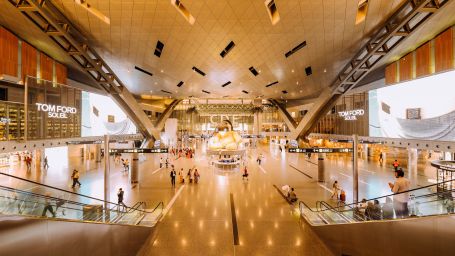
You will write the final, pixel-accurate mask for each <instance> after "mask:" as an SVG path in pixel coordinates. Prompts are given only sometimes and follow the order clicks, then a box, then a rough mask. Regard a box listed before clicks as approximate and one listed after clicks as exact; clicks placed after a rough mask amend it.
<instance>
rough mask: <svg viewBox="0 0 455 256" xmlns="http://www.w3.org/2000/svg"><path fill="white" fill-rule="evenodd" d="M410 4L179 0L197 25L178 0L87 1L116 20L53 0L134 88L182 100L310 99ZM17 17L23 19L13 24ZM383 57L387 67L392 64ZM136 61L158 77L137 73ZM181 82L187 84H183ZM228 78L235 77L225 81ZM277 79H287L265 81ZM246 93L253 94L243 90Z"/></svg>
mask: <svg viewBox="0 0 455 256" xmlns="http://www.w3.org/2000/svg"><path fill="white" fill-rule="evenodd" d="M403 1H404V0H370V1H369V8H368V13H367V16H366V19H365V21H363V22H361V23H360V24H355V16H356V11H357V4H358V0H275V2H276V5H277V9H278V12H279V15H280V21H279V22H278V23H277V24H276V25H272V23H271V21H270V18H269V16H268V14H267V12H266V6H265V4H264V1H263V0H254V1H245V0H181V2H182V3H183V5H184V6H185V7H186V8H187V9H188V11H189V12H190V13H191V14H192V15H193V16H194V17H195V19H196V22H195V23H194V25H191V24H189V23H188V22H187V21H186V20H185V18H184V17H183V16H182V15H181V14H180V13H179V12H178V11H177V9H176V8H175V7H174V6H172V4H171V1H170V0H128V1H126V0H89V1H88V2H89V3H90V4H91V5H92V6H93V7H94V8H96V9H98V10H99V11H101V12H102V13H103V14H104V15H106V16H107V17H109V19H110V24H106V23H104V22H103V21H101V20H100V19H98V18H97V17H95V16H94V15H93V14H91V13H89V12H87V10H86V9H84V8H82V7H81V6H79V5H77V4H75V2H74V0H52V2H53V3H54V4H55V5H56V6H57V7H58V8H59V9H60V10H61V11H62V13H64V15H66V16H67V17H68V18H69V19H70V20H71V21H72V22H73V23H74V24H75V25H76V26H77V27H78V28H79V29H80V30H81V31H82V33H83V34H84V35H85V36H86V37H87V39H88V40H89V42H90V43H91V44H92V46H94V47H95V48H96V49H97V50H98V51H99V53H100V54H101V56H102V57H103V58H105V59H106V61H107V63H108V64H109V65H110V66H111V68H112V69H113V70H114V71H115V72H116V73H117V75H118V76H119V77H120V79H121V80H122V81H123V82H124V83H125V84H126V86H127V87H128V89H129V90H130V91H132V92H133V93H135V94H138V95H148V94H151V93H150V91H152V94H153V95H155V94H156V95H160V91H161V90H167V91H170V92H172V95H171V96H172V97H180V98H181V97H188V96H195V97H210V98H216V97H223V96H226V95H228V96H230V97H239V98H245V97H248V98H251V97H256V96H263V97H265V98H268V97H272V98H279V97H282V96H284V95H283V94H282V93H281V91H282V90H287V91H288V92H289V93H288V94H286V95H285V97H284V98H287V99H300V98H308V97H310V96H314V95H317V93H318V92H320V91H321V90H322V89H324V88H326V87H327V86H329V85H330V84H331V82H332V81H333V80H334V78H335V77H336V75H337V74H338V72H339V71H340V70H341V69H342V68H343V66H344V65H345V64H346V63H347V61H349V60H350V58H352V56H353V55H354V54H355V53H356V52H357V51H358V49H359V48H360V47H361V46H362V44H364V43H365V42H366V40H368V38H369V35H371V34H372V33H374V31H375V30H376V29H377V28H378V26H379V25H380V24H381V23H383V22H384V21H385V20H386V19H387V17H389V16H390V15H391V14H392V13H393V12H394V11H395V10H396V9H397V8H398V6H399V5H400V4H401V3H402V2H403ZM3 7H4V8H3ZM0 8H1V9H0V13H1V14H5V13H7V14H8V15H0V23H1V24H4V25H6V26H7V27H9V28H11V29H12V30H18V31H19V32H18V33H19V34H20V35H21V36H24V35H25V37H26V38H27V39H29V40H31V41H32V43H33V44H34V45H38V47H39V48H40V49H43V50H46V51H49V52H51V55H52V54H54V55H57V57H58V59H59V60H61V61H63V62H65V63H69V64H71V65H70V68H73V69H76V67H75V66H74V63H72V61H71V60H70V59H69V58H68V57H67V56H64V54H62V52H61V51H60V50H56V49H57V48H56V47H55V45H53V43H52V41H50V40H49V39H47V37H46V36H45V35H44V34H43V33H41V32H39V31H38V30H37V29H34V27H33V26H30V22H28V21H27V20H25V19H24V18H23V17H22V15H20V14H19V13H18V12H17V10H15V9H14V8H12V7H11V6H10V4H9V3H8V2H7V1H2V2H1V3H0ZM453 10H454V4H453V2H452V3H450V4H449V5H448V6H446V7H445V10H444V12H445V14H443V15H445V16H444V17H446V16H450V15H448V14H453V13H454V12H453ZM5 16H6V17H5ZM453 16H455V15H452V17H453ZM16 19H18V20H20V24H22V26H18V25H16V24H15V20H16ZM450 22H453V18H445V19H442V21H435V22H433V25H432V26H438V27H443V26H447V25H448V24H449V23H450ZM26 24H28V25H27V26H25V25H26ZM452 24H453V23H452ZM429 33H432V31H431V29H426V30H423V31H422V32H420V36H423V37H425V36H426V34H429ZM158 40H160V41H161V42H163V43H164V45H165V46H164V50H163V52H162V55H161V57H160V58H158V57H156V56H155V55H154V54H153V52H154V49H155V46H156V42H157V41H158ZM230 41H234V42H235V47H234V48H233V49H232V50H231V51H230V52H229V54H228V55H227V56H226V57H225V58H221V56H220V55H219V54H220V52H221V51H222V50H223V49H224V47H226V45H227V44H228V43H229V42H230ZM303 41H306V43H307V45H306V46H305V47H304V48H302V49H301V50H300V51H298V52H296V53H294V54H293V55H292V56H290V57H289V58H285V57H284V53H286V52H287V51H289V50H291V49H292V48H293V47H295V46H296V45H298V44H299V43H301V42H303ZM407 41H408V40H407ZM407 41H406V42H407ZM405 45H407V46H403V47H401V48H400V50H399V51H396V52H394V57H395V56H397V55H399V54H400V53H401V52H403V51H406V50H408V49H409V48H412V46H413V45H415V43H413V42H407V43H405ZM53 57H54V56H53ZM385 59H386V60H384V61H383V64H384V63H386V62H387V61H390V58H385ZM135 66H139V67H141V68H143V69H145V70H148V71H150V72H152V73H153V74H154V75H153V76H152V77H150V76H148V75H145V74H143V73H141V72H138V71H136V70H135V69H134V67H135ZM193 66H196V67H198V68H199V69H201V70H203V71H204V72H205V73H206V74H207V75H206V76H204V77H202V76H200V75H199V74H197V73H195V72H193V71H192V69H191V68H192V67H193ZM251 66H254V67H255V68H256V69H257V70H260V71H261V72H260V74H259V75H258V76H253V75H252V74H251V73H250V71H249V70H248V68H249V67H251ZM308 66H311V67H312V71H313V74H312V75H311V76H307V75H306V74H305V71H304V70H305V68H306V67H308ZM180 81H183V82H184V85H183V86H182V87H180V88H178V87H177V86H176V85H177V84H178V82H180ZM227 81H231V84H229V85H228V86H226V87H224V88H223V87H221V85H222V84H224V83H225V82H227ZM274 81H279V83H278V84H276V85H273V86H271V87H268V88H266V87H265V85H267V84H269V83H271V82H274ZM202 90H207V91H210V92H211V94H210V95H207V94H205V93H202ZM242 90H246V91H248V92H250V93H249V94H248V95H247V94H244V93H242ZM163 95H164V94H163Z"/></svg>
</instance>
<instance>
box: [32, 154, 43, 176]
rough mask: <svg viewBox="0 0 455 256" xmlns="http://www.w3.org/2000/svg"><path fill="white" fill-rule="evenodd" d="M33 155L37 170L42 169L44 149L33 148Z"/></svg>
mask: <svg viewBox="0 0 455 256" xmlns="http://www.w3.org/2000/svg"><path fill="white" fill-rule="evenodd" d="M33 156H34V157H35V170H36V171H37V172H40V171H41V163H42V162H43V158H44V154H43V150H42V149H35V150H33Z"/></svg>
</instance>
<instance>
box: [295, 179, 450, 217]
mask: <svg viewBox="0 0 455 256" xmlns="http://www.w3.org/2000/svg"><path fill="white" fill-rule="evenodd" d="M454 181H455V179H454V180H449V181H445V182H441V183H435V184H432V185H428V186H423V187H419V188H415V189H410V190H407V191H403V192H400V193H395V194H389V195H385V196H380V197H376V198H371V199H368V200H365V201H364V202H363V203H350V204H337V206H333V205H330V204H329V203H327V202H325V201H317V202H316V207H315V209H314V208H312V207H309V206H308V205H307V204H305V203H304V202H302V201H300V202H299V209H300V213H301V216H302V217H304V218H305V219H306V220H307V221H308V222H309V223H310V224H313V225H325V224H340V223H355V222H363V221H371V220H392V219H402V218H411V217H422V216H434V215H441V214H450V213H454V201H453V200H454V197H453V195H454V194H455V189H452V190H447V191H443V192H432V190H433V189H434V190H435V188H437V187H438V186H439V185H441V184H444V183H448V182H454ZM429 191H430V192H429ZM404 193H406V194H409V197H410V200H409V201H408V205H407V209H406V211H405V213H404V216H402V214H397V210H396V209H394V205H393V201H392V200H391V199H392V198H393V197H394V196H396V195H400V194H404ZM419 193H420V195H417V194H419ZM389 199H390V200H389ZM384 200H385V202H383V201H384Z"/></svg>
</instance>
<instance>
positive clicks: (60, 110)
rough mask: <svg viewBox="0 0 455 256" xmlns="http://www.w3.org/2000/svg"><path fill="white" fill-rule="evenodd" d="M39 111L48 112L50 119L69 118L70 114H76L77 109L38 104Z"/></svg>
mask: <svg viewBox="0 0 455 256" xmlns="http://www.w3.org/2000/svg"><path fill="white" fill-rule="evenodd" d="M36 106H37V107H38V111H42V112H47V117H49V118H63V119H64V118H68V114H76V113H77V109H76V108H74V107H68V106H60V105H50V104H44V103H36Z"/></svg>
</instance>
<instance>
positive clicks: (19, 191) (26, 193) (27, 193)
mask: <svg viewBox="0 0 455 256" xmlns="http://www.w3.org/2000/svg"><path fill="white" fill-rule="evenodd" d="M0 189H3V190H7V191H14V192H17V193H20V194H25V195H29V196H30V195H31V196H35V197H40V198H48V199H51V200H55V201H58V200H64V201H65V202H68V203H71V204H75V205H79V206H86V205H88V204H84V203H81V202H75V201H71V200H67V199H62V198H57V197H53V196H46V195H41V194H37V193H33V192H30V191H24V190H20V189H17V188H10V187H6V186H2V185H0Z"/></svg>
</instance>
